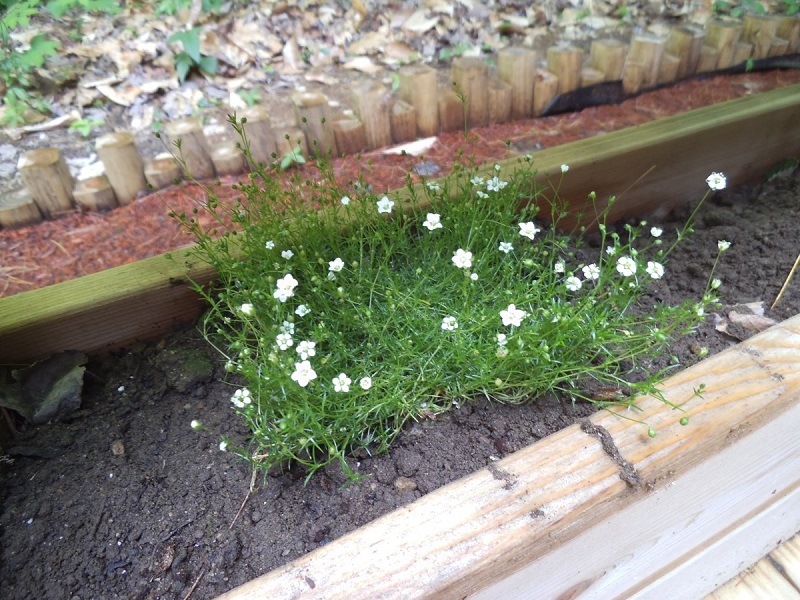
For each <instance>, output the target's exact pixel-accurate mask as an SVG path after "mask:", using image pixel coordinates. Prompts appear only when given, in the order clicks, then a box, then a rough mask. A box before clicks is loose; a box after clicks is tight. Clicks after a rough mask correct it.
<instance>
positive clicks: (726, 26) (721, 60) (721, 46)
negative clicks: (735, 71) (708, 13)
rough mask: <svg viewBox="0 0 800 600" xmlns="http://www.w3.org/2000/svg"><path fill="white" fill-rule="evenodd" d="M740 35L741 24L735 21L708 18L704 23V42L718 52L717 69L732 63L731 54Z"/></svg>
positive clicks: (725, 67) (724, 67)
mask: <svg viewBox="0 0 800 600" xmlns="http://www.w3.org/2000/svg"><path fill="white" fill-rule="evenodd" d="M741 35H742V25H741V23H739V22H737V21H724V20H722V19H710V20H709V21H708V22H707V23H706V44H708V45H709V46H711V47H712V48H716V49H717V51H718V52H719V56H718V57H717V68H718V69H727V68H728V67H730V66H732V65H733V64H734V63H733V55H734V53H735V51H736V44H738V43H739V37H740V36H741Z"/></svg>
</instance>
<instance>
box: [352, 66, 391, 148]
mask: <svg viewBox="0 0 800 600" xmlns="http://www.w3.org/2000/svg"><path fill="white" fill-rule="evenodd" d="M352 101H353V106H354V107H355V111H356V114H357V115H358V118H359V119H360V120H361V122H362V123H363V124H364V129H365V131H366V133H367V146H368V147H369V149H370V150H372V149H375V148H382V147H384V146H389V145H391V143H392V124H391V120H390V117H389V91H388V90H387V89H386V88H385V87H384V86H382V85H381V84H379V83H377V82H375V81H364V82H362V83H360V84H356V86H355V88H354V89H353V92H352Z"/></svg>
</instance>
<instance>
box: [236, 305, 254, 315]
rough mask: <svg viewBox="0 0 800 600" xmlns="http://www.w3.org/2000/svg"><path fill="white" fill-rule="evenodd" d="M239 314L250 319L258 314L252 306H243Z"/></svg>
mask: <svg viewBox="0 0 800 600" xmlns="http://www.w3.org/2000/svg"><path fill="white" fill-rule="evenodd" d="M239 312H240V313H242V314H243V315H246V316H248V317H252V316H253V315H254V314H256V308H255V306H253V305H252V304H242V305H241V306H240V307H239Z"/></svg>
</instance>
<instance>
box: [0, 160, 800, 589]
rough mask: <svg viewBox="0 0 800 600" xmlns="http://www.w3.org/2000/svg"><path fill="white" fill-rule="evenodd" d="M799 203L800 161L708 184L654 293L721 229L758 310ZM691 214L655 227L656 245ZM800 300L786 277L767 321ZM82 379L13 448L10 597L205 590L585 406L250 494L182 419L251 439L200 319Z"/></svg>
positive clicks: (423, 432)
mask: <svg viewBox="0 0 800 600" xmlns="http://www.w3.org/2000/svg"><path fill="white" fill-rule="evenodd" d="M798 197H800V174H798V172H795V173H794V175H793V176H790V177H783V178H779V179H776V180H773V181H770V182H766V183H762V184H759V185H755V186H751V187H747V188H739V189H732V190H726V191H723V192H719V193H716V194H715V196H714V198H713V199H712V200H711V201H710V202H709V203H708V204H707V205H706V206H705V207H704V208H703V210H702V211H701V213H700V215H699V219H698V222H697V227H696V229H697V232H696V233H695V234H694V235H693V236H691V238H690V240H689V241H688V242H687V243H686V244H685V245H684V246H682V247H679V248H678V249H677V250H676V251H675V252H674V253H673V255H672V256H671V260H670V262H669V264H668V266H667V276H666V277H665V279H664V280H663V283H660V285H659V286H658V288H657V289H656V290H654V292H653V298H652V299H653V300H664V301H666V302H670V303H672V302H677V301H679V300H680V299H682V298H685V297H696V296H697V294H699V293H701V292H702V290H703V289H704V287H705V284H706V280H707V276H708V271H709V268H710V266H711V264H712V262H713V259H714V255H715V254H716V248H717V240H722V239H725V240H728V241H730V242H732V244H733V245H732V248H731V249H730V250H729V251H728V252H727V253H725V255H724V258H723V263H722V266H721V267H720V270H719V272H718V275H719V277H720V278H721V279H722V280H723V282H724V284H723V287H722V297H723V300H724V301H725V304H726V307H730V306H732V305H735V304H739V303H745V302H753V301H759V300H763V301H765V302H766V304H767V306H768V305H769V304H770V303H771V302H772V301H773V300H774V298H775V296H776V295H777V293H778V290H779V288H780V286H781V284H782V283H783V280H784V278H785V276H786V274H787V273H788V271H789V268H790V267H791V265H792V263H793V261H794V258H795V256H796V255H797V252H798V249H800V227H799V226H798V223H800V204H798V201H797V198H798ZM688 210H689V209H688V207H687V208H683V209H681V210H680V211H678V213H679V214H676V215H673V216H672V217H670V218H669V219H668V220H666V221H665V222H663V223H660V225H661V226H662V227H663V228H664V231H665V237H666V238H667V239H669V236H670V235H672V232H674V231H675V229H676V227H678V226H679V225H681V224H682V223H683V221H684V220H685V218H686V217H687V215H688ZM654 224H655V223H654ZM727 312H728V311H727V308H726V309H724V310H722V311H720V315H721V316H722V315H724V314H726V313H727ZM798 312H800V282H795V283H793V284H792V285H791V286H790V288H789V289H788V291H787V293H786V296H785V297H784V299H783V300H782V301H781V303H780V305H779V306H778V309H777V310H776V311H774V312H772V313H771V316H773V317H774V318H776V319H779V320H780V319H784V318H787V317H789V316H792V315H794V314H796V313H798ZM768 314H769V312H768ZM714 322H715V315H709V316H708V318H707V321H706V324H705V325H703V326H702V327H700V328H699V329H698V331H697V332H696V333H695V334H694V335H693V336H691V337H690V338H688V339H685V340H682V341H680V342H679V343H677V344H676V345H675V346H674V347H673V348H672V350H671V352H670V353H667V354H665V356H664V357H663V361H662V364H667V363H669V362H670V360H672V358H671V357H672V356H673V355H674V356H676V357H677V359H678V362H679V364H680V365H681V366H687V365H690V364H692V363H694V362H697V361H698V360H699V357H698V352H699V350H700V348H701V347H704V346H705V347H708V348H709V350H710V352H711V353H714V352H717V351H720V350H722V349H724V348H727V347H729V346H730V345H732V344H734V343H736V341H737V339H736V337H734V336H731V335H726V334H722V333H719V332H718V331H716V329H715V327H714ZM731 333H734V334H735V335H736V336H738V337H744V336H746V335H748V334H749V333H750V332H749V331H747V330H746V329H744V328H740V329H738V330H736V329H732V330H731ZM186 361H188V363H187V362H186ZM187 365H188V366H187ZM86 381H87V384H86V390H85V397H84V402H83V405H82V408H81V410H80V411H79V412H78V413H75V414H74V415H72V417H71V418H70V420H69V421H68V422H64V423H53V424H49V425H45V426H41V427H38V428H30V429H27V430H26V431H23V432H22V433H21V435H20V436H19V437H18V439H17V441H16V442H15V444H14V446H13V447H12V448H11V449H10V454H11V459H12V460H13V462H12V463H11V464H8V465H6V467H5V474H4V475H3V477H2V482H3V488H2V516H0V552H1V554H0V586H2V589H3V597H4V598H7V599H9V600H12V599H24V598H37V599H40V598H84V599H85V598H185V597H187V595H189V594H191V597H192V598H194V599H205V598H213V597H215V596H216V595H218V594H220V593H222V592H225V591H227V590H229V589H231V588H233V587H235V586H236V585H239V584H241V583H244V582H245V581H248V580H250V579H252V578H254V577H256V576H258V575H260V574H262V573H265V572H267V571H269V570H271V569H273V568H275V567H277V566H279V565H281V564H283V563H285V562H288V561H290V560H292V559H294V558H297V557H298V556H300V555H302V554H304V553H306V552H309V551H311V550H313V549H314V548H317V547H319V546H321V545H323V544H326V543H328V542H330V541H331V540H333V539H335V538H337V537H339V536H341V535H343V534H345V533H347V532H349V531H352V530H353V529H355V528H357V527H359V526H361V525H363V524H365V523H367V522H369V521H370V520H372V519H374V518H376V517H378V516H379V515H382V514H384V513H386V512H388V511H391V510H392V509H395V508H398V507H400V506H404V505H406V504H408V503H410V502H413V501H414V500H415V499H417V498H419V497H420V496H421V495H423V494H425V493H428V492H430V491H432V490H435V489H436V488H438V487H440V486H443V485H445V484H447V483H448V482H451V481H453V480H455V479H457V478H459V477H462V476H464V475H467V474H469V473H471V472H473V471H475V470H477V469H480V468H482V467H485V466H487V465H488V464H491V462H492V461H494V460H496V459H497V458H499V457H502V456H504V455H506V454H508V453H511V452H513V451H515V450H517V449H520V448H522V447H523V446H525V445H527V444H530V443H533V442H535V441H536V440H538V439H541V438H542V437H543V436H545V435H547V434H549V433H551V432H553V431H556V430H558V429H560V428H562V427H564V426H566V425H569V424H570V423H572V422H574V421H575V420H576V419H579V418H581V417H583V416H585V415H587V414H589V413H590V412H591V410H592V408H591V407H590V406H588V405H582V404H577V405H573V404H572V403H571V402H570V401H569V400H568V399H564V398H554V397H549V398H542V399H538V400H537V401H535V402H532V403H530V404H528V405H525V406H520V407H509V406H500V405H495V404H492V403H490V402H488V401H487V400H485V399H476V400H474V401H471V402H463V403H461V406H460V408H457V409H455V410H453V412H452V413H451V414H449V415H447V416H444V417H440V418H438V419H436V420H429V421H423V422H419V423H414V424H412V425H411V426H409V427H408V428H407V430H406V431H405V432H404V433H403V434H402V436H401V437H400V438H399V440H398V441H397V443H396V445H395V446H394V447H393V448H392V450H391V451H390V452H389V453H388V454H385V455H382V456H377V457H371V456H367V455H361V456H359V457H353V458H352V459H351V466H352V468H353V469H354V470H355V471H356V472H357V473H359V474H361V475H363V476H364V479H363V481H361V482H360V483H355V484H351V485H345V484H346V483H347V481H346V479H345V477H344V476H343V474H342V472H341V469H340V468H339V467H338V466H333V467H330V468H328V469H326V470H325V471H324V472H322V473H320V474H318V475H317V476H315V477H314V478H313V479H312V480H311V481H310V483H308V485H304V478H303V475H304V474H303V473H302V472H299V471H297V470H289V471H287V472H285V473H282V474H278V473H274V474H271V475H270V476H268V477H266V479H264V480H261V479H258V480H257V490H256V491H255V492H253V493H252V494H250V496H249V497H248V487H249V485H250V479H251V478H250V471H249V469H248V467H247V465H246V464H245V463H243V462H241V461H240V460H238V459H237V458H236V457H235V456H233V455H231V454H229V453H224V452H221V451H220V450H219V448H218V445H217V444H218V439H217V438H216V437H215V436H213V435H211V434H209V433H205V432H201V433H198V432H195V431H193V430H192V429H191V428H190V426H189V423H190V421H191V420H192V419H196V418H199V419H202V420H203V421H204V422H205V423H206V424H207V426H208V427H209V428H210V429H214V430H217V431H220V432H225V433H227V434H232V435H233V436H235V437H243V436H244V435H245V431H244V430H243V429H242V427H241V424H240V423H238V421H237V419H236V418H235V417H234V415H233V413H232V411H231V409H230V401H229V398H230V395H231V390H232V388H231V387H230V385H228V383H226V382H225V374H224V371H223V369H222V365H221V362H220V360H219V359H218V358H217V357H216V356H215V355H214V354H213V353H212V352H211V351H210V350H209V349H208V348H207V346H206V345H205V343H204V342H203V341H202V340H201V339H199V336H198V335H197V334H196V333H195V332H194V331H185V332H180V333H177V334H175V335H174V336H172V337H170V338H168V339H165V340H162V341H161V342H159V343H157V344H154V345H149V346H141V347H137V348H133V349H131V350H130V351H127V352H123V353H120V354H118V355H116V356H113V357H108V358H106V359H102V360H95V361H93V362H92V363H90V365H89V369H88V373H87V378H86ZM688 410H689V412H690V413H691V406H689V407H688ZM689 427H691V423H690V425H689ZM245 499H247V501H246V503H245V504H244V508H243V509H242V510H241V513H239V510H240V507H241V506H242V503H243V501H245ZM195 585H196V587H193V586H195Z"/></svg>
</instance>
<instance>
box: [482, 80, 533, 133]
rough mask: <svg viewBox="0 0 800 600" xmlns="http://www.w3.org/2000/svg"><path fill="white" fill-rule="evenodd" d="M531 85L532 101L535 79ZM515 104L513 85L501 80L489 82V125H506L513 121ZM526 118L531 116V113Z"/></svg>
mask: <svg viewBox="0 0 800 600" xmlns="http://www.w3.org/2000/svg"><path fill="white" fill-rule="evenodd" d="M530 83H531V100H533V79H531V81H530ZM513 103H514V90H513V88H512V86H511V85H509V84H507V83H506V82H505V81H500V80H499V79H490V80H489V123H490V124H495V123H505V122H506V121H508V120H509V119H511V108H512V106H513ZM531 109H533V104H531ZM526 116H530V113H529V114H528V115H526Z"/></svg>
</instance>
